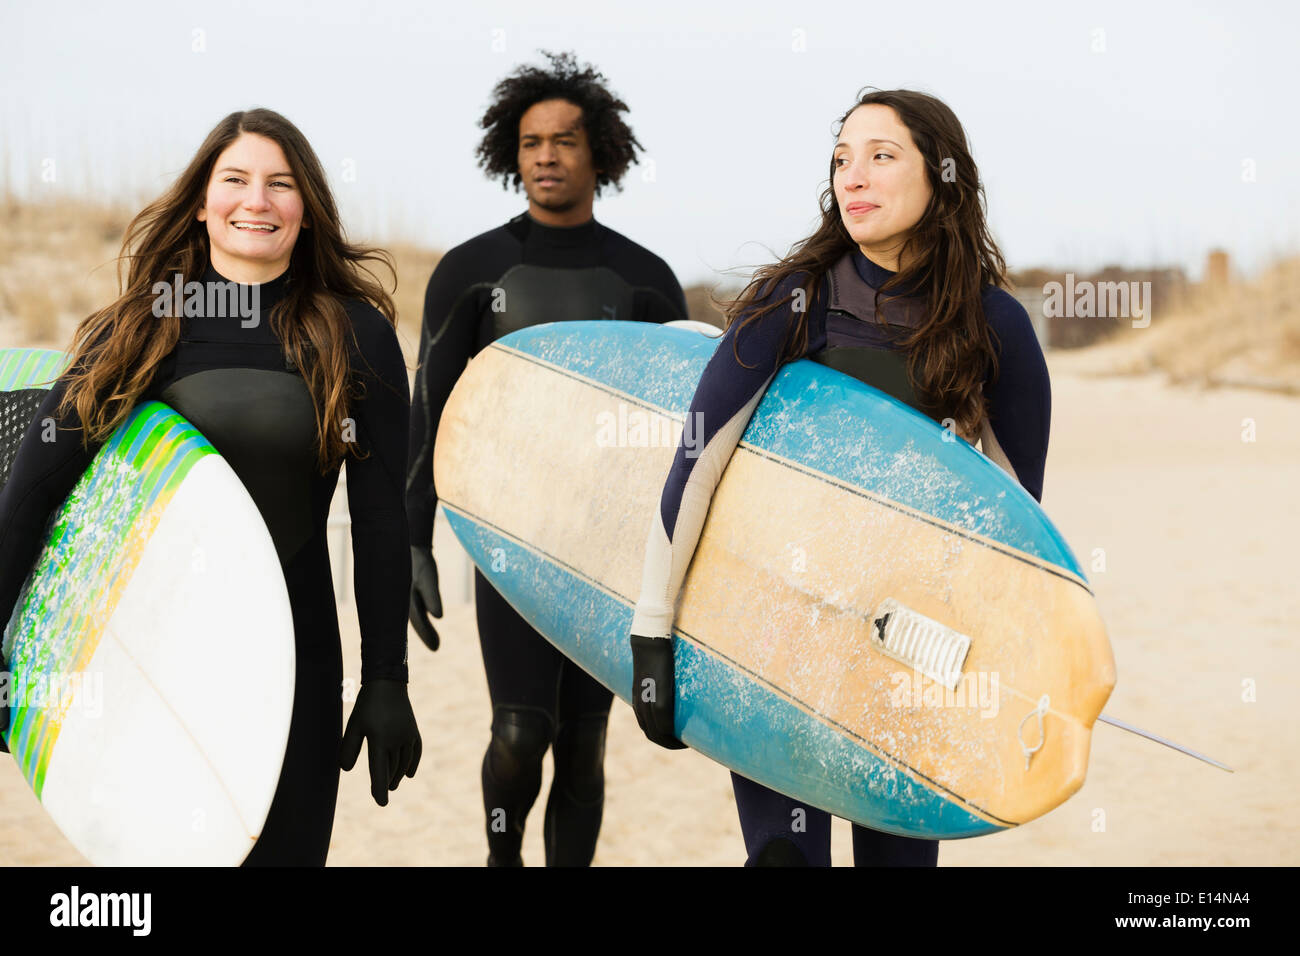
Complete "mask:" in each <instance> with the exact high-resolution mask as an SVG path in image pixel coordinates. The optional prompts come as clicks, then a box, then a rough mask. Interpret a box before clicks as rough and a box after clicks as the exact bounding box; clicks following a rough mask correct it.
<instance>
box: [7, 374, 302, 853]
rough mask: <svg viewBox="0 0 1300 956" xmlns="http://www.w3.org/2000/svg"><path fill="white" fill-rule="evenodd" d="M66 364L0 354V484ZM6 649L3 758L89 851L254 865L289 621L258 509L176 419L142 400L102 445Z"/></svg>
mask: <svg viewBox="0 0 1300 956" xmlns="http://www.w3.org/2000/svg"><path fill="white" fill-rule="evenodd" d="M65 364H66V357H65V356H64V355H63V354H62V353H59V352H51V351H47V350H34V349H2V350H0V483H2V482H4V481H6V480H7V479H8V477H9V472H10V469H11V466H12V461H13V457H14V455H15V451H16V448H17V445H18V443H19V442H20V441H21V440H22V438H23V435H24V434H25V433H26V431H27V429H28V427H29V426H30V425H31V423H32V417H33V415H34V413H35V412H36V410H37V406H38V405H39V403H40V399H41V397H42V395H43V393H44V391H45V390H46V389H48V388H49V387H50V385H51V384H52V383H53V379H54V378H55V377H56V376H57V375H58V373H59V372H60V371H61V370H62V368H63V367H64V366H65ZM24 416H25V417H24ZM51 434H52V435H54V440H56V441H68V440H77V439H75V438H69V437H68V436H67V435H66V433H65V434H62V435H59V434H56V433H54V432H53V430H52V429H51ZM4 650H5V657H6V659H7V661H8V662H9V668H10V672H11V686H10V697H11V700H12V709H11V713H10V725H9V730H8V732H7V738H8V743H9V749H10V752H11V753H12V754H13V758H14V760H16V761H17V764H18V767H19V769H20V770H21V771H22V773H23V776H24V777H25V778H26V779H27V782H28V783H29V784H30V786H31V788H32V791H33V792H34V793H35V794H36V796H37V797H38V798H39V799H40V801H41V803H42V804H43V805H44V807H45V809H46V810H47V811H48V812H49V814H50V816H51V817H52V818H53V820H54V822H55V823H56V824H57V825H58V826H59V828H60V830H62V831H63V833H64V834H65V835H66V836H67V837H68V839H69V840H70V841H71V842H72V843H73V845H74V846H76V847H77V849H78V850H80V851H81V853H82V854H83V855H85V856H86V858H87V859H89V860H90V861H91V862H92V863H96V864H105V865H233V864H237V863H239V862H241V861H242V860H243V858H244V857H245V856H246V855H247V853H248V851H249V850H250V849H251V848H252V846H253V844H254V842H255V841H256V839H257V837H258V834H259V833H260V831H261V828H262V824H263V822H264V821H265V819H266V814H267V811H268V809H269V808H270V805H271V799H272V797H273V796H274V793H275V787H276V783H277V782H278V780H279V775H280V768H281V764H282V762H283V759H284V752H285V744H286V741H287V740H288V733H289V719H290V714H291V712H292V707H293V686H294V641H293V619H292V614H291V611H290V606H289V598H288V593H287V591H286V589H285V584H284V578H283V575H282V573H281V570H280V565H279V561H278V560H277V558H276V553H275V546H274V545H273V544H272V541H271V536H270V534H269V533H268V531H267V530H266V526H265V524H264V523H263V521H262V518H261V515H260V514H259V513H258V510H257V506H256V505H255V504H254V503H253V501H252V499H251V498H250V497H249V495H248V493H247V491H246V490H245V489H244V486H243V485H242V483H241V482H240V481H239V479H238V477H237V476H236V475H235V473H234V472H233V471H232V470H231V468H230V466H229V465H228V464H227V463H226V461H225V460H224V459H223V458H222V457H221V456H220V455H219V454H218V453H217V451H216V449H214V448H213V447H212V445H211V444H210V443H209V442H208V441H207V440H206V439H205V438H204V437H203V436H202V435H201V434H199V432H198V431H197V430H196V429H195V428H194V427H193V426H192V425H191V424H189V422H187V421H186V420H185V419H184V418H182V417H181V416H180V415H178V414H177V413H176V412H175V411H173V410H172V409H170V408H168V407H167V406H166V405H163V404H161V403H159V402H148V403H145V404H142V405H140V406H138V407H137V408H136V409H134V411H133V412H132V413H131V415H130V416H129V418H128V419H127V420H126V421H125V422H124V423H123V424H122V425H121V426H120V427H119V428H118V429H117V430H116V431H115V432H114V434H113V435H112V437H111V438H110V439H109V441H108V442H107V443H106V444H105V445H104V447H103V448H102V449H101V450H100V451H99V453H98V455H97V456H96V457H95V459H94V462H93V463H92V464H91V466H90V468H89V469H88V470H87V471H86V473H85V474H84V475H83V476H82V478H81V480H80V481H79V482H78V483H77V485H76V487H75V488H74V489H73V491H72V493H71V494H70V495H69V496H68V499H67V500H66V501H65V502H64V504H63V505H62V507H61V508H59V509H58V510H57V512H56V513H55V515H54V516H53V518H52V520H51V522H50V526H49V530H48V538H47V542H46V545H45V547H44V550H43V551H42V552H41V554H40V557H39V558H38V559H37V561H36V564H35V567H34V568H33V569H32V573H31V575H30V577H29V578H28V579H27V582H26V584H25V585H24V588H23V591H22V593H21V595H20V596H19V599H18V603H17V606H16V607H15V610H14V613H13V616H12V618H11V619H10V620H9V622H8V626H7V627H6V629H5V632H4Z"/></svg>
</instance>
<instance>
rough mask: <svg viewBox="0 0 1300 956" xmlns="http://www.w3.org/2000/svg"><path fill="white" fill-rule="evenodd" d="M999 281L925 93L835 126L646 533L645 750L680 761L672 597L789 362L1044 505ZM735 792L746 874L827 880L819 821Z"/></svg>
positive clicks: (742, 781)
mask: <svg viewBox="0 0 1300 956" xmlns="http://www.w3.org/2000/svg"><path fill="white" fill-rule="evenodd" d="M1005 282H1006V267H1005V264H1004V261H1003V258H1002V254H1001V252H1000V251H999V250H998V248H997V246H996V244H995V243H994V241H993V239H992V237H991V235H990V234H989V230H988V226H987V224H986V222H985V216H984V208H983V187H982V185H981V183H980V178H979V172H978V170H977V169H976V167H975V164H974V162H973V160H972V159H971V156H970V151H969V149H968V147H967V143H966V135H965V132H964V131H963V129H962V127H961V124H960V123H959V122H958V120H957V117H956V116H955V115H953V113H952V111H951V110H950V109H949V108H948V107H947V106H946V105H945V104H943V103H942V102H940V101H939V100H938V99H935V98H934V97H932V96H928V95H926V94H923V93H917V92H913V91H908V90H891V91H876V92H873V93H869V94H867V95H864V96H860V97H859V100H858V102H857V103H856V104H855V105H854V106H853V107H852V108H851V109H850V110H849V111H848V112H847V113H846V114H844V116H843V117H841V120H840V133H839V137H838V139H837V141H836V143H835V145H834V147H833V150H832V153H831V157H830V182H829V184H828V186H827V187H826V189H825V191H824V192H823V193H822V197H821V223H820V225H819V226H818V228H817V230H816V231H815V232H814V233H813V234H812V235H811V236H809V237H808V238H807V239H804V240H803V241H801V242H799V243H797V244H796V245H795V246H794V247H793V248H792V250H791V251H790V253H789V255H787V256H786V257H785V258H784V259H782V260H781V261H780V262H777V263H774V264H772V265H769V266H766V267H764V268H762V269H760V270H759V271H758V272H757V273H756V275H755V277H754V279H753V280H752V281H751V282H750V283H749V285H748V286H747V287H746V288H745V289H744V290H743V291H742V293H741V294H740V296H739V297H738V298H737V299H736V300H735V301H733V302H732V303H730V305H729V308H728V313H727V315H728V325H727V331H726V333H725V334H724V335H723V337H722V339H721V341H720V342H719V344H718V347H717V351H716V352H715V353H714V354H713V357H712V358H711V359H710V360H709V363H708V365H707V366H706V367H705V370H704V373H703V375H702V376H701V378H700V382H699V385H698V386H697V388H696V391H695V396H694V398H693V400H692V402H691V408H690V414H689V416H688V420H689V421H702V422H703V432H704V436H703V437H704V445H703V451H702V452H700V454H699V455H698V456H688V455H687V453H686V451H687V450H686V448H685V446H684V445H683V446H679V447H678V449H677V454H676V456H675V458H674V460H673V465H672V468H671V470H670V471H669V474H668V478H667V481H666V483H665V485H664V490H663V494H662V496H661V498H660V504H659V508H658V509H657V510H656V513H655V516H654V519H653V521H652V523H651V529H650V535H649V539H648V541H647V544H646V557H645V565H644V570H643V578H642V588H641V596H640V600H639V601H638V603H637V607H636V612H635V615H634V617H633V621H632V636H631V645H632V656H633V675H634V677H633V679H634V684H633V694H632V700H633V701H634V702H635V703H634V707H635V710H636V714H637V720H638V722H639V723H640V725H641V728H642V730H643V731H644V732H645V734H646V736H647V737H649V738H650V739H651V740H652V741H654V742H655V743H658V744H660V745H661V746H664V747H668V748H677V747H681V746H683V744H681V742H680V741H678V740H677V738H676V732H675V728H674V713H673V711H674V698H673V692H674V688H673V643H672V636H671V635H672V628H673V618H674V608H675V605H676V600H677V595H678V592H679V591H680V589H681V585H682V580H683V578H684V576H685V574H686V569H687V567H688V566H689V565H690V562H691V557H692V556H693V554H694V552H695V548H696V546H697V544H698V542H699V538H700V532H701V529H702V528H703V525H704V520H705V517H706V515H707V513H708V509H709V504H710V501H711V499H712V496H713V492H714V489H715V488H716V486H717V483H718V481H719V479H720V478H721V475H722V472H723V470H724V469H725V468H726V465H727V462H728V461H729V460H730V458H731V455H732V452H733V451H734V450H735V448H736V445H737V444H738V442H739V440H740V436H741V434H742V433H743V432H744V430H745V427H746V425H747V424H748V422H749V419H750V417H751V416H752V414H753V412H754V409H755V408H756V407H757V405H758V403H759V402H760V401H761V400H762V398H763V395H764V393H765V392H766V390H767V387H768V385H769V384H770V383H771V381H772V378H773V377H774V376H775V375H776V373H777V371H778V370H779V368H780V366H781V365H782V364H784V363H785V362H790V361H794V360H797V359H800V358H811V359H814V360H816V361H818V362H821V363H823V364H825V365H828V366H830V367H832V368H835V369H837V370H839V371H841V372H844V373H846V374H848V375H852V376H853V377H855V378H857V379H859V380H860V381H863V382H866V383H867V384H869V385H873V386H875V387H877V388H879V389H881V390H882V391H886V392H888V393H890V394H892V395H893V396H894V397H895V398H897V399H899V400H900V401H903V402H905V403H907V404H908V405H911V406H912V407H913V408H916V409H918V410H919V411H922V412H923V413H925V414H927V415H929V416H930V417H931V418H934V419H935V420H936V421H939V422H942V423H944V424H945V426H946V427H948V428H950V429H951V430H953V431H956V432H957V433H958V434H960V435H961V436H962V437H963V438H965V439H966V440H967V441H970V442H972V443H974V442H975V441H976V440H979V441H980V442H981V445H982V448H983V451H984V453H985V454H986V455H988V456H989V457H990V458H991V459H992V460H994V461H996V462H997V463H998V464H999V465H1001V466H1002V467H1003V468H1004V469H1006V470H1007V471H1008V472H1009V473H1011V474H1012V475H1014V476H1015V477H1016V478H1017V480H1019V482H1020V483H1021V485H1023V486H1024V487H1025V489H1026V490H1027V491H1029V493H1030V494H1032V495H1033V496H1034V498H1035V499H1041V497H1042V487H1043V468H1044V464H1045V461H1046V457H1047V436H1048V425H1049V420H1050V415H1051V392H1050V387H1049V383H1048V378H1047V367H1046V363H1045V362H1044V360H1043V354H1042V350H1041V348H1040V347H1039V344H1038V340H1037V337H1036V335H1035V333H1034V329H1033V325H1032V323H1031V322H1030V319H1029V316H1028V314H1027V313H1026V312H1025V310H1024V308H1023V307H1022V306H1021V305H1020V304H1019V303H1018V302H1017V301H1016V300H1015V299H1014V298H1013V297H1012V296H1011V295H1010V294H1009V293H1008V292H1006V291H1004V290H1003V289H1002V288H1000V286H1002V285H1004V284H1005ZM696 415H702V416H703V417H702V419H701V418H696V417H695V416H696ZM697 440H698V438H697ZM645 681H653V682H654V683H653V686H654V687H655V688H656V692H655V693H654V694H653V695H649V694H644V695H643V694H642V693H641V688H642V687H645V686H651V685H648V684H645V683H644V682H645ZM651 696H652V697H653V700H651V699H649V698H650V697H651ZM732 784H733V789H734V791H735V795H736V807H737V810H738V811H739V814H740V823H741V829H742V830H743V832H744V836H745V847H746V851H747V853H748V864H750V865H823V866H828V865H830V815H829V814H827V813H825V812H824V811H821V810H818V809H815V808H813V807H801V805H800V804H799V803H798V802H797V801H794V800H792V799H791V798H789V797H787V796H785V795H783V794H780V793H776V792H775V791H773V790H770V789H768V788H767V787H764V786H761V785H759V784H757V783H755V782H753V781H751V780H748V779H746V778H744V777H741V776H739V775H738V774H734V773H733V774H732ZM801 809H802V810H803V811H804V812H803V813H802V814H801V813H799V812H798V811H799V810H801ZM794 821H801V825H799V826H794V825H792V824H793V823H794ZM853 850H854V861H855V863H856V864H857V865H859V866H863V865H921V866H933V865H935V863H936V862H937V859H938V841H936V840H923V839H914V838H910V837H902V836H896V835H893V834H889V833H883V832H881V831H877V830H874V829H871V828H868V827H864V826H859V825H856V824H855V825H854V826H853Z"/></svg>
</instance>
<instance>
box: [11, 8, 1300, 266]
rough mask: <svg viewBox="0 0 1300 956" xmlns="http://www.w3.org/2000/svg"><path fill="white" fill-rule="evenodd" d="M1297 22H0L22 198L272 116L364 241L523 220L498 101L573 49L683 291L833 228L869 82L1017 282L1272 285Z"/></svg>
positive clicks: (1286, 178) (682, 16)
mask: <svg viewBox="0 0 1300 956" xmlns="http://www.w3.org/2000/svg"><path fill="white" fill-rule="evenodd" d="M597 9H599V10H602V15H601V17H600V18H599V19H591V18H590V17H589V16H587V15H586V14H585V11H589V10H597ZM1297 28H1300V14H1298V13H1297V6H1296V5H1295V4H1290V3H1281V2H1270V3H1249V2H1238V0H1234V2H1233V3H1231V4H1229V3H1226V2H1222V3H1214V4H1210V3H1188V2H1167V3H1140V2H1134V0H1127V2H1113V3H1112V2H1089V3H1086V4H1078V5H1067V6H1066V7H1065V8H1063V9H1062V8H1060V7H1058V5H1056V4H1043V3H1041V2H1024V3H1010V2H1008V3H995V2H980V3H966V2H962V3H950V2H946V0H933V2H923V3H908V4H904V3H897V2H895V3H889V4H885V3H880V4H871V3H857V4H853V3H846V2H834V3H814V2H805V0H801V2H798V3H791V2H788V0H787V2H784V3H775V2H764V0H746V2H743V3H742V2H734V3H708V4H705V3H700V2H696V0H686V2H679V0H657V2H655V3H644V4H635V5H628V6H624V5H612V4H610V5H607V4H597V3H593V2H587V3H579V4H568V3H558V2H547V3H545V4H541V3H533V4H524V3H479V2H475V3H473V4H471V3H468V2H465V3H458V4H449V3H445V2H438V3H416V2H368V3H363V2H360V0H350V2H332V0H331V2H319V3H306V2H274V0H258V2H230V0H225V2H208V3H199V2H192V3H185V2H176V0H166V2H163V0H159V2H113V3H99V2H84V3H72V2H49V0H39V2H37V0H27V2H20V0H0V90H2V93H0V96H2V97H3V98H2V99H0V175H3V176H4V177H5V178H6V179H7V181H8V182H9V183H10V184H11V185H12V187H13V188H14V189H16V190H17V191H19V192H20V193H22V194H24V195H37V194H48V193H50V192H51V191H68V192H73V193H79V194H82V195H93V196H112V195H117V196H120V197H124V198H132V199H135V198H136V197H139V196H145V195H150V196H151V195H154V194H156V193H157V192H159V191H161V189H162V188H163V187H164V186H165V185H166V184H167V183H168V182H170V181H171V179H172V178H174V176H175V175H176V174H177V173H178V172H179V171H180V170H181V169H182V168H183V167H184V165H185V164H186V162H187V161H188V160H189V158H190V157H191V156H192V155H193V153H194V151H195V149H196V148H197V147H198V145H199V143H200V142H201V141H202V139H203V137H204V135H205V134H206V133H207V132H208V131H209V130H210V129H211V128H212V126H214V125H215V124H216V122H217V121H218V120H219V119H220V118H221V117H222V116H224V115H225V114H226V113H228V112H231V111H232V110H236V109H241V108H248V107H252V106H267V107H270V108H272V109H275V110H278V111H280V112H281V113H283V114H285V115H286V116H288V117H289V119H291V120H292V121H293V122H294V123H296V124H297V125H298V126H299V128H301V129H302V130H303V132H304V133H305V134H306V136H307V138H308V139H309V140H310V141H311V143H312V145H313V146H314V148H315V149H316V151H317V153H318V154H319V155H320V157H321V159H322V161H323V162H324V163H325V165H326V167H327V169H328V171H329V172H330V175H331V178H332V182H333V185H334V188H335V190H336V194H337V196H338V199H339V203H340V206H341V208H342V211H343V214H344V219H345V224H346V225H347V227H348V229H349V232H350V234H351V235H352V236H353V237H354V238H363V237H364V238H371V239H387V238H405V239H410V240H415V241H418V242H421V243H425V244H428V245H432V246H435V247H438V248H444V249H445V248H448V247H450V246H452V245H455V244H457V243H459V242H462V241H464V240H465V239H468V238H469V237H471V236H473V235H476V234H477V233H480V232H483V231H485V230H487V229H490V228H492V227H493V226H496V225H498V224H500V223H501V222H503V221H505V220H506V219H508V218H510V217H511V216H513V215H515V214H516V213H518V212H519V211H521V210H522V209H523V208H524V207H525V200H524V198H523V196H522V194H515V193H513V192H506V191H503V190H502V189H501V186H500V184H499V183H495V182H490V181H488V180H487V179H485V178H484V176H483V174H482V173H481V172H480V171H479V170H478V168H477V167H476V165H475V161H474V148H475V146H476V144H477V142H478V139H479V136H480V134H481V131H480V130H479V128H478V125H477V120H478V118H479V117H480V116H481V115H482V112H483V109H484V107H485V106H486V105H487V102H488V96H489V94H490V92H491V89H492V86H493V84H494V83H495V82H496V81H497V80H498V79H499V78H500V77H502V76H503V75H505V74H506V73H508V72H510V71H511V70H512V69H513V68H514V67H515V66H516V65H517V64H519V63H521V62H534V63H537V62H542V60H541V57H540V56H539V54H538V52H537V51H538V50H539V49H550V50H572V51H574V52H575V53H576V54H577V55H578V57H579V59H580V60H584V61H590V62H592V63H593V64H595V65H596V66H597V67H598V68H600V69H601V70H602V71H603V72H604V73H605V75H606V76H607V77H608V79H609V82H610V86H611V87H612V89H613V90H614V91H615V92H617V93H618V94H619V95H620V96H621V97H622V98H623V99H624V100H625V101H626V102H627V103H628V104H629V106H630V107H631V111H630V114H629V121H630V123H631V125H632V127H633V129H634V131H635V132H636V134H637V137H638V138H639V139H640V141H641V142H642V144H643V145H644V146H645V149H646V151H645V155H644V157H643V164H642V167H634V168H633V169H632V171H631V172H630V174H629V176H628V177H627V178H626V180H625V183H624V190H623V192H622V193H621V194H618V193H607V195H606V196H605V197H604V198H602V199H600V200H598V201H597V204H596V216H597V218H598V219H600V220H601V221H602V222H605V223H606V224H608V225H610V226H612V227H613V228H615V229H617V230H619V231H620V232H623V233H624V234H626V235H628V236H629V237H631V238H632V239H634V240H635V241H637V242H639V243H641V244H642V245H645V246H647V247H649V248H650V249H652V250H653V251H655V252H657V253H659V254H660V255H662V256H663V257H664V258H665V259H666V260H667V261H668V263H669V264H670V265H671V266H672V267H673V269H674V270H675V271H676V272H677V274H678V277H679V278H680V279H681V280H682V282H683V284H690V283H692V282H697V281H710V280H712V279H714V278H716V274H717V272H718V271H719V270H723V269H728V268H736V267H744V266H752V265H755V264H758V263H760V262H763V261H767V260H768V259H769V258H770V256H769V253H768V252H767V251H766V249H765V248H764V247H768V248H771V249H774V250H776V251H778V252H781V253H784V252H785V251H786V250H787V249H788V247H789V246H790V244H791V243H793V242H795V241H797V240H799V239H800V238H803V236H804V235H806V234H807V233H808V232H809V231H810V229H811V226H812V225H813V223H814V221H815V218H816V212H817V208H816V203H817V196H818V193H819V192H820V190H821V188H822V186H823V185H824V183H823V180H824V177H825V175H826V167H827V158H828V153H829V150H830V147H831V144H832V142H833V121H834V120H835V119H836V118H837V117H838V116H839V115H840V114H842V113H843V112H844V110H845V109H846V108H847V107H848V106H849V105H850V104H851V103H852V102H853V101H854V99H855V95H856V93H857V91H858V90H859V89H860V88H862V87H864V86H875V87H879V88H882V89H890V88H909V89H918V90H923V91H926V92H929V93H931V94H933V95H935V96H938V97H939V98H941V99H943V100H944V101H945V102H946V103H947V104H948V105H949V106H950V107H952V109H953V111H954V112H955V113H956V114H957V116H958V118H959V119H960V120H961V121H962V123H963V125H964V126H965V129H966V133H967V136H968V137H969V139H970V141H971V144H972V146H973V149H974V154H975V160H976V162H977V163H978V165H979V167H980V171H981V175H982V177H983V180H984V183H985V186H986V188H987V193H988V202H989V214H990V221H991V224H992V227H993V231H994V235H995V237H996V238H997V240H998V241H999V243H1000V244H1001V246H1002V249H1003V251H1004V253H1005V254H1006V256H1007V259H1008V262H1009V264H1010V265H1011V266H1012V267H1013V268H1014V267H1028V266H1035V265H1044V266H1048V267H1062V268H1065V267H1068V268H1078V269H1087V268H1093V267H1097V266H1101V265H1104V264H1106V263H1110V262H1119V263H1123V264H1126V265H1147V264H1171V265H1182V266H1184V267H1185V268H1187V269H1188V270H1189V272H1190V273H1191V274H1192V275H1193V277H1199V275H1200V273H1201V268H1202V264H1203V261H1204V256H1205V253H1206V251H1207V250H1209V249H1210V248H1212V247H1214V246H1216V245H1218V246H1223V247H1224V248H1227V249H1228V250H1229V251H1230V252H1231V253H1232V254H1233V257H1234V260H1235V263H1236V264H1237V265H1238V267H1239V268H1241V269H1242V271H1244V272H1247V273H1250V272H1253V271H1255V270H1257V269H1258V268H1259V267H1260V266H1261V265H1263V264H1265V263H1267V262H1268V261H1269V260H1270V259H1272V258H1274V257H1276V256H1279V255H1282V254H1287V253H1294V252H1295V251H1296V250H1297V249H1298V248H1300V224H1298V220H1300V216H1297V212H1298V211H1300V176H1298V175H1297V173H1298V172H1300V129H1298V128H1297V124H1296V122H1295V120H1294V116H1295V111H1296V106H1295V97H1296V93H1297V92H1298V91H1300V82H1298V80H1300V64H1298V62H1297V61H1298V60H1300V56H1298V55H1297V50H1296V37H1297V35H1300V30H1298V29H1297ZM1288 116H1289V117H1291V119H1287V118H1286V117H1288ZM51 159H52V160H53V169H54V170H55V176H54V180H55V181H54V182H53V183H46V182H42V179H41V172H42V169H45V168H49V167H48V165H43V164H47V163H48V161H49V160H51ZM345 169H352V170H354V171H355V176H354V177H353V178H352V180H351V181H347V178H348V177H345V176H344V175H343V173H344V170H345ZM421 281H423V280H421Z"/></svg>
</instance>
